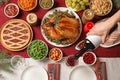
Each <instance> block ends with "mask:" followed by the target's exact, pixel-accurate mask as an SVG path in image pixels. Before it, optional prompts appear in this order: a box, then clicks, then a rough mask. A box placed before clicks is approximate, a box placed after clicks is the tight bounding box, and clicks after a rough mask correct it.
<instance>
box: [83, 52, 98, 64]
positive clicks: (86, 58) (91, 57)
mask: <svg viewBox="0 0 120 80" xmlns="http://www.w3.org/2000/svg"><path fill="white" fill-rule="evenodd" d="M96 60H97V57H96V55H95V53H93V52H86V53H84V54H83V62H84V63H85V64H88V65H93V64H95V62H96Z"/></svg>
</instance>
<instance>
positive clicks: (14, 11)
mask: <svg viewBox="0 0 120 80" xmlns="http://www.w3.org/2000/svg"><path fill="white" fill-rule="evenodd" d="M18 13H19V7H18V6H17V5H16V4H14V3H9V4H7V5H6V6H5V8H4V14H5V15H6V16H7V17H9V18H14V17H16V16H17V15H18Z"/></svg>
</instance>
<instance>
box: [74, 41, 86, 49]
mask: <svg viewBox="0 0 120 80" xmlns="http://www.w3.org/2000/svg"><path fill="white" fill-rule="evenodd" d="M82 47H84V40H82V41H80V42H79V43H78V44H77V45H76V46H75V49H76V50H81V49H82Z"/></svg>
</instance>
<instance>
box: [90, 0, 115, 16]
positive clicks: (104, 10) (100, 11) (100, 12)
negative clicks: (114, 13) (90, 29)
mask: <svg viewBox="0 0 120 80" xmlns="http://www.w3.org/2000/svg"><path fill="white" fill-rule="evenodd" d="M92 1H94V2H92ZM107 1H108V2H107ZM101 2H103V3H101ZM94 4H95V5H94ZM96 4H97V5H96ZM101 4H103V5H101ZM108 5H110V6H109V7H108ZM112 8H113V3H112V0H102V1H101V0H91V5H90V9H92V10H93V11H94V13H95V15H97V16H105V15H107V14H109V13H110V12H111V10H112Z"/></svg>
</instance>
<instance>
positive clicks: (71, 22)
mask: <svg viewBox="0 0 120 80" xmlns="http://www.w3.org/2000/svg"><path fill="white" fill-rule="evenodd" d="M79 27H80V24H79V21H78V19H76V18H75V17H73V16H69V15H68V14H66V13H59V14H57V15H55V16H53V17H51V18H49V19H48V20H47V21H46V22H45V23H44V24H43V25H42V28H43V29H44V30H45V32H46V33H47V35H48V36H50V37H51V38H52V39H59V40H66V41H67V43H70V42H72V41H74V40H75V39H76V38H77V37H78V35H79V31H80V30H79Z"/></svg>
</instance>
